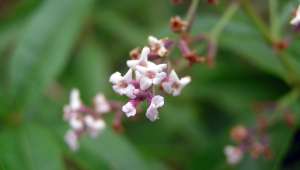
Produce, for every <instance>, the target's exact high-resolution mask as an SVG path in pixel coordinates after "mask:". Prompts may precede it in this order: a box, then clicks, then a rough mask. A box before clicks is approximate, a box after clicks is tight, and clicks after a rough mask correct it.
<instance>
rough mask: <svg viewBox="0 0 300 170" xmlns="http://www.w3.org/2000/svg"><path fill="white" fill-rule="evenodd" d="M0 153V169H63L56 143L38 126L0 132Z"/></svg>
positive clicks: (26, 126)
mask: <svg viewBox="0 0 300 170" xmlns="http://www.w3.org/2000/svg"><path fill="white" fill-rule="evenodd" d="M0 151H1V154H0V168H2V169H4V170H20V169H23V170H41V169H43V170H63V169H64V168H63V162H62V157H61V152H60V150H59V147H58V145H57V143H56V141H55V140H54V138H53V136H52V135H51V134H50V133H49V132H48V131H47V130H45V129H44V128H42V127H39V126H34V125H25V126H22V127H20V128H18V129H11V130H4V131H1V133H0Z"/></svg>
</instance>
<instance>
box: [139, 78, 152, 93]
mask: <svg viewBox="0 0 300 170" xmlns="http://www.w3.org/2000/svg"><path fill="white" fill-rule="evenodd" d="M151 85H152V81H151V79H149V78H148V77H143V78H141V80H140V88H141V90H146V89H148V88H150V87H151Z"/></svg>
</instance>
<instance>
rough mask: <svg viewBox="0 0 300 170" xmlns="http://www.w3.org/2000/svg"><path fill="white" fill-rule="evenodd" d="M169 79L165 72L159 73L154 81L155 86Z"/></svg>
mask: <svg viewBox="0 0 300 170" xmlns="http://www.w3.org/2000/svg"><path fill="white" fill-rule="evenodd" d="M166 77H167V74H166V73H165V72H161V73H158V74H157V75H156V76H155V78H154V79H153V84H155V85H158V84H160V83H161V81H162V80H163V79H164V78H166Z"/></svg>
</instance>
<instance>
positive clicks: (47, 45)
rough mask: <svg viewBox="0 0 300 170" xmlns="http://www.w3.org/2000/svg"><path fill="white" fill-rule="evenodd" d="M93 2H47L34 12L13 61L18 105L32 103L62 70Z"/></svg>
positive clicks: (12, 83)
mask: <svg viewBox="0 0 300 170" xmlns="http://www.w3.org/2000/svg"><path fill="white" fill-rule="evenodd" d="M91 2H92V0H76V1H73V0H48V1H45V2H44V3H43V4H42V6H41V7H40V8H39V9H38V10H37V11H36V12H35V14H34V16H33V17H32V20H31V21H30V22H29V24H28V25H27V26H26V28H25V30H24V35H23V37H22V38H21V40H20V41H19V42H18V45H17V49H16V51H15V53H14V54H13V56H12V61H11V69H10V78H11V85H12V94H13V96H14V97H15V100H16V101H15V103H16V104H17V106H19V107H20V106H24V105H26V104H27V103H29V102H33V101H31V99H34V98H35V97H36V96H38V95H40V94H41V92H42V91H43V90H44V89H45V87H47V85H48V84H49V83H51V81H52V80H53V79H54V78H55V77H56V76H57V75H58V73H59V72H60V71H61V69H62V68H63V66H64V63H65V60H66V58H67V56H68V54H69V52H70V50H71V48H72V45H73V44H74V40H76V38H77V36H78V33H79V31H80V28H81V25H82V19H84V18H85V17H84V16H86V14H87V12H88V9H89V7H90V5H91ZM25 101H26V102H25Z"/></svg>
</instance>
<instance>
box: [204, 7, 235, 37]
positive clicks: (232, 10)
mask: <svg viewBox="0 0 300 170" xmlns="http://www.w3.org/2000/svg"><path fill="white" fill-rule="evenodd" d="M237 9H238V4H237V3H235V2H233V3H232V4H231V5H230V6H229V7H228V8H227V10H226V11H225V13H224V15H223V17H222V18H221V19H220V21H219V22H218V23H217V25H216V26H215V27H214V29H213V30H212V31H211V33H210V39H211V41H213V42H216V41H217V39H218V37H219V36H220V34H221V32H222V31H223V30H224V28H225V26H226V25H227V24H228V22H229V21H230V19H231V18H232V17H233V15H234V14H235V12H236V11H237Z"/></svg>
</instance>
